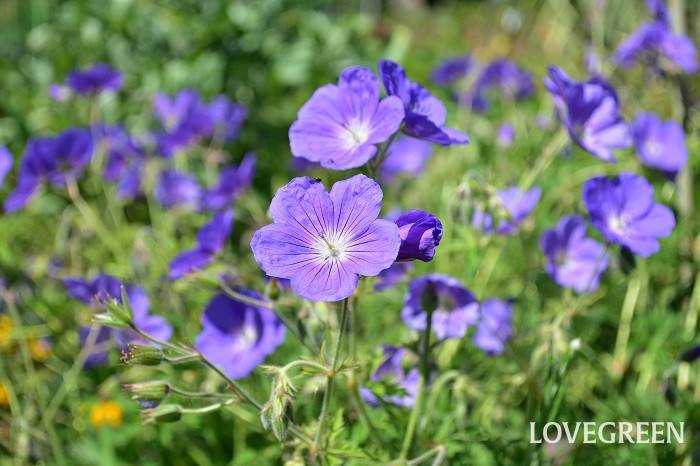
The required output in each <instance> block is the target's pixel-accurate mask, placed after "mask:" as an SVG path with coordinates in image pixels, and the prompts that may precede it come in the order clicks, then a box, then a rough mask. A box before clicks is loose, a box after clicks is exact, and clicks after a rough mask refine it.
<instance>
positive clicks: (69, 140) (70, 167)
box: [4, 128, 93, 213]
mask: <svg viewBox="0 0 700 466" xmlns="http://www.w3.org/2000/svg"><path fill="white" fill-rule="evenodd" d="M92 154H93V141H92V135H91V133H90V130H89V129H84V128H69V129H66V130H64V131H63V132H61V133H60V134H59V135H58V136H56V137H53V138H51V137H44V138H37V139H29V141H28V142H27V148H26V150H25V152H24V156H23V157H22V161H21V162H20V166H19V174H18V175H17V186H16V188H15V190H14V191H13V192H12V193H10V195H9V196H8V197H7V199H6V200H5V206H4V208H5V212H6V213H10V212H15V211H17V210H20V209H22V208H24V206H25V205H26V204H27V203H28V202H29V201H30V200H31V199H32V198H33V197H34V196H35V195H36V194H38V192H39V186H40V185H41V183H42V180H47V181H48V182H49V183H50V184H51V185H52V186H53V187H56V188H61V187H64V186H66V184H67V182H68V181H69V180H73V181H76V180H77V179H78V178H79V177H80V175H81V174H82V172H83V170H84V169H85V166H86V165H87V164H88V163H89V162H90V159H91V158H92Z"/></svg>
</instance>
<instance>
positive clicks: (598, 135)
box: [545, 66, 631, 162]
mask: <svg viewBox="0 0 700 466" xmlns="http://www.w3.org/2000/svg"><path fill="white" fill-rule="evenodd" d="M549 73H550V76H549V78H547V79H545V86H546V87H547V89H548V90H549V91H550V93H551V94H552V96H553V98H554V101H555V105H556V107H557V109H558V112H559V113H560V116H562V117H563V118H564V122H565V124H566V128H567V130H568V131H569V134H570V135H571V138H572V139H573V140H574V142H576V144H578V145H579V146H580V147H581V148H583V149H585V150H587V151H588V152H590V153H591V154H593V155H595V156H596V157H598V158H599V159H601V160H605V161H606V162H615V156H614V155H613V152H612V149H624V148H627V147H629V146H630V144H631V141H630V136H629V128H628V126H627V123H625V120H624V119H623V118H622V116H621V115H620V102H619V99H618V97H617V93H616V92H615V90H614V89H613V88H612V86H610V84H608V83H607V82H606V81H605V80H603V79H602V78H600V77H594V78H592V79H591V80H589V81H588V82H586V83H581V82H577V81H574V80H572V79H571V78H569V76H568V75H567V74H566V73H564V72H563V71H562V70H560V69H558V68H556V67H553V66H550V68H549Z"/></svg>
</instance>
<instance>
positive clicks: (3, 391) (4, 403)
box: [0, 383, 10, 406]
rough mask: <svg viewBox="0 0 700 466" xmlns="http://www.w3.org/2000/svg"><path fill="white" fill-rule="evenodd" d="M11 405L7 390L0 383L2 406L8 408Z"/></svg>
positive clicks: (0, 403)
mask: <svg viewBox="0 0 700 466" xmlns="http://www.w3.org/2000/svg"><path fill="white" fill-rule="evenodd" d="M9 404H10V397H9V396H8V395H7V389H6V388H5V386H4V385H3V384H1V383H0V406H7V405H9Z"/></svg>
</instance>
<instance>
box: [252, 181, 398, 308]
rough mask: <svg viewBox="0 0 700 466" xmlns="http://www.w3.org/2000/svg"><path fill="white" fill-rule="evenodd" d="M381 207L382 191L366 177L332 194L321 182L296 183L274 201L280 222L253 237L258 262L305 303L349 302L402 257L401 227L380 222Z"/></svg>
mask: <svg viewBox="0 0 700 466" xmlns="http://www.w3.org/2000/svg"><path fill="white" fill-rule="evenodd" d="M381 203H382V190H381V188H380V187H379V185H378V184H377V183H376V182H375V181H374V180H372V179H370V178H367V177H366V176H364V175H356V176H354V177H352V178H350V179H347V180H344V181H339V182H337V183H335V184H334V185H333V188H332V189H331V192H330V194H329V193H328V192H327V191H326V189H325V188H324V187H323V185H322V184H321V183H320V182H319V181H316V180H313V179H311V178H308V177H305V176H304V177H299V178H294V179H293V180H292V181H290V182H289V183H288V184H287V185H286V186H283V187H282V188H280V189H279V190H278V191H277V193H276V194H275V197H274V198H273V199H272V203H271V204H270V215H271V216H272V219H273V220H274V222H275V223H273V224H271V225H267V226H265V227H263V228H261V229H260V230H258V231H256V232H255V235H254V236H253V240H252V241H251V244H250V245H251V248H252V249H253V254H254V256H255V260H256V261H257V262H258V264H260V267H261V268H262V269H263V270H264V271H265V273H266V274H268V275H270V276H272V277H280V278H288V279H290V280H291V284H292V289H293V290H294V292H295V293H296V294H297V295H299V296H301V297H303V298H306V299H309V300H311V301H340V300H342V299H344V298H347V297H348V296H350V295H351V294H352V293H353V292H354V291H355V288H357V282H358V279H359V276H360V275H364V276H375V275H377V274H378V273H379V272H381V271H382V270H384V269H386V268H388V267H389V266H391V264H393V263H394V260H395V259H396V256H397V254H398V252H399V246H400V245H401V238H400V237H399V227H397V226H396V224H395V223H393V222H390V221H388V220H383V219H377V217H378V215H379V210H380V208H381Z"/></svg>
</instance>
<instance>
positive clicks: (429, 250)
mask: <svg viewBox="0 0 700 466" xmlns="http://www.w3.org/2000/svg"><path fill="white" fill-rule="evenodd" d="M396 225H398V227H399V236H400V237H401V247H400V248H399V255H398V256H397V257H396V260H415V259H418V260H421V261H423V262H430V261H431V260H433V256H435V248H436V247H437V246H438V244H440V240H441V239H442V223H440V220H438V219H437V217H435V216H434V215H433V214H431V213H429V212H425V211H423V210H416V209H412V210H407V211H406V212H404V213H403V214H401V216H400V217H399V219H398V220H397V221H396Z"/></svg>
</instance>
